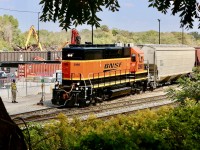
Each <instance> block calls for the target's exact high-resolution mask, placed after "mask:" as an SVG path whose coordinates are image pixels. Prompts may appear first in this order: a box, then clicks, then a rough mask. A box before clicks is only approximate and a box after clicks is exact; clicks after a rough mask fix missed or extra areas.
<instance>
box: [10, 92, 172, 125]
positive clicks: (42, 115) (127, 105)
mask: <svg viewBox="0 0 200 150" xmlns="http://www.w3.org/2000/svg"><path fill="white" fill-rule="evenodd" d="M171 104H173V102H172V101H170V100H168V98H167V96H166V95H157V96H150V97H143V98H134V97H133V96H127V97H125V98H124V97H123V98H119V99H117V100H113V101H108V102H105V103H104V102H103V103H100V104H98V105H97V106H90V107H85V108H64V109H58V108H48V109H43V110H37V111H32V112H27V113H21V114H16V115H11V118H12V119H14V118H23V120H24V121H25V122H26V123H28V122H44V121H48V120H51V119H57V115H58V114H59V113H63V114H65V115H66V116H67V117H68V118H69V119H72V118H74V117H78V118H80V119H82V120H86V119H87V118H88V117H89V116H90V115H91V114H93V115H95V116H96V117H97V118H108V117H110V116H115V115H118V114H126V113H133V112H135V111H137V110H141V109H147V108H151V109H152V108H157V107H160V106H163V105H171ZM14 121H15V123H16V124H18V125H21V124H23V122H22V121H21V120H18V119H14Z"/></svg>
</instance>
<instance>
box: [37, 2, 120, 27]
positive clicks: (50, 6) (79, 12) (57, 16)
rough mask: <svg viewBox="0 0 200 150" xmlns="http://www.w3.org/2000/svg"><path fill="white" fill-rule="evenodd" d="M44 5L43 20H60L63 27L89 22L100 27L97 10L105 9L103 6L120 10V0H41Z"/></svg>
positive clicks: (112, 9)
mask: <svg viewBox="0 0 200 150" xmlns="http://www.w3.org/2000/svg"><path fill="white" fill-rule="evenodd" d="M40 4H41V5H42V7H43V12H42V16H41V20H42V21H44V22H46V21H53V22H56V21H58V22H59V23H60V26H61V27H63V29H65V30H67V29H68V28H70V26H72V25H75V26H77V25H78V24H79V25H81V24H89V25H94V26H96V27H99V26H100V24H99V21H101V19H100V18H99V17H97V12H100V11H103V10H102V7H105V8H108V9H109V10H111V11H113V12H114V11H118V8H119V4H118V0H101V1H100V0H73V1H72V0H41V2H40Z"/></svg>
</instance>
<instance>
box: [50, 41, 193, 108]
mask: <svg viewBox="0 0 200 150" xmlns="http://www.w3.org/2000/svg"><path fill="white" fill-rule="evenodd" d="M194 62H195V50H194V48H192V47H188V46H174V45H171V46H169V45H138V46H134V47H130V46H125V47H121V46H116V45H114V44H112V45H69V47H65V48H63V51H62V84H59V82H58V81H56V84H55V88H54V89H53V97H52V103H53V104H59V105H63V106H76V105H77V106H85V105H88V104H91V103H94V104H95V103H96V102H102V101H104V100H106V99H110V98H113V97H116V96H120V95H128V94H134V93H140V92H142V91H146V90H147V89H154V88H156V87H157V86H160V85H163V84H166V83H172V82H174V81H176V80H177V78H179V77H180V76H182V75H186V74H187V73H190V72H192V67H193V66H194Z"/></svg>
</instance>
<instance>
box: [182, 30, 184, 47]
mask: <svg viewBox="0 0 200 150" xmlns="http://www.w3.org/2000/svg"><path fill="white" fill-rule="evenodd" d="M183 39H184V27H182V44H184V42H183Z"/></svg>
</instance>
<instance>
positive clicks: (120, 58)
mask: <svg viewBox="0 0 200 150" xmlns="http://www.w3.org/2000/svg"><path fill="white" fill-rule="evenodd" d="M126 59H127V60H130V58H129V57H127V58H115V59H97V60H62V62H96V61H108V60H109V61H110V60H126Z"/></svg>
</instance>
